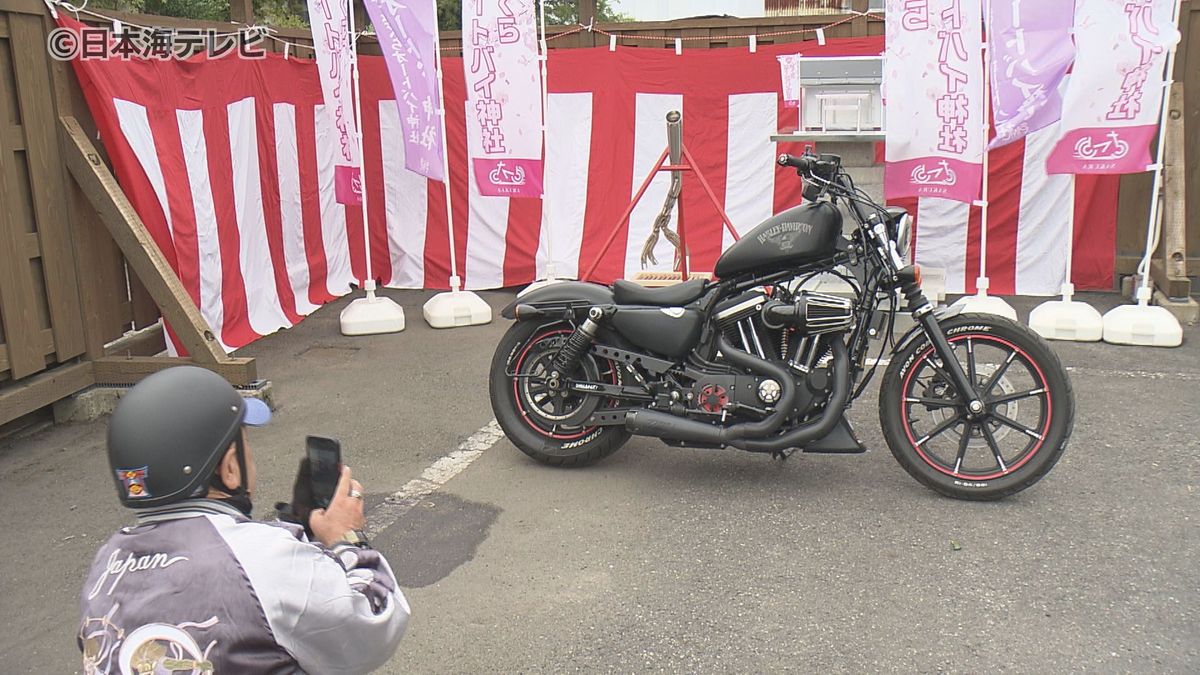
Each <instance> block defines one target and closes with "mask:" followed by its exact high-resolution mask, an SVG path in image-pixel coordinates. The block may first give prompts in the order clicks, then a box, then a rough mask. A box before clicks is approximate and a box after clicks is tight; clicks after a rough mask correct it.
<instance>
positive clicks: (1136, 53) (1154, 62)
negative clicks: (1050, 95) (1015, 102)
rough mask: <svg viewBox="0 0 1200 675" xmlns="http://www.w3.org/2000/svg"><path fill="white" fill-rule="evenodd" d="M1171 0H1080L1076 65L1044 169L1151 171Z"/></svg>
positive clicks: (1171, 29) (1173, 34) (1174, 35)
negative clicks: (1057, 134)
mask: <svg viewBox="0 0 1200 675" xmlns="http://www.w3.org/2000/svg"><path fill="white" fill-rule="evenodd" d="M1176 4H1177V3H1176V0H1126V1H1125V2H1114V1H1113V0H1077V2H1076V9H1075V42H1076V50H1077V54H1076V57H1075V67H1074V69H1073V71H1072V74H1071V78H1070V80H1069V82H1068V84H1067V87H1066V93H1065V94H1064V97H1063V114H1062V124H1061V128H1060V131H1059V140H1058V142H1057V144H1056V145H1055V147H1054V150H1053V152H1051V153H1050V157H1049V158H1048V159H1047V161H1046V171H1047V173H1074V174H1082V173H1139V172H1142V171H1148V170H1149V169H1150V164H1151V163H1152V160H1151V159H1150V143H1151V141H1152V140H1153V139H1154V136H1155V134H1156V133H1157V131H1158V124H1159V114H1160V113H1161V111H1162V93H1163V87H1162V84H1163V74H1164V71H1165V64H1166V59H1167V53H1168V52H1169V51H1170V49H1171V46H1172V45H1174V44H1175V43H1176V42H1178V41H1179V31H1178V30H1177V29H1176V27H1175V24H1174V12H1175V7H1176Z"/></svg>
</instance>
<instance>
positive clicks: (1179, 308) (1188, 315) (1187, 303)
mask: <svg viewBox="0 0 1200 675" xmlns="http://www.w3.org/2000/svg"><path fill="white" fill-rule="evenodd" d="M1154 304H1156V305H1158V306H1159V307H1164V308H1166V310H1167V311H1168V312H1170V313H1171V314H1173V315H1175V318H1176V319H1178V320H1179V323H1183V324H1187V325H1189V326H1192V325H1195V324H1196V322H1197V321H1200V303H1198V302H1196V299H1195V298H1184V299H1182V300H1181V299H1179V298H1168V297H1167V296H1166V295H1165V294H1164V293H1163V292H1162V291H1160V290H1158V289H1155V291H1154Z"/></svg>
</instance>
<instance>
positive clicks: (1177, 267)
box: [1162, 82, 1187, 297]
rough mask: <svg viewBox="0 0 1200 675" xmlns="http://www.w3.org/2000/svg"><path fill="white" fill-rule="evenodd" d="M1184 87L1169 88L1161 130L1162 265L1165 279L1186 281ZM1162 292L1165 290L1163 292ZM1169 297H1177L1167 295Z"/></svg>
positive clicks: (1178, 83)
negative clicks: (1168, 97)
mask: <svg viewBox="0 0 1200 675" xmlns="http://www.w3.org/2000/svg"><path fill="white" fill-rule="evenodd" d="M1183 104H1184V98H1183V83H1182V82H1176V83H1174V84H1173V85H1171V106H1170V108H1169V109H1168V110H1167V123H1166V127H1165V128H1164V129H1163V134H1164V137H1165V138H1166V139H1167V145H1166V148H1165V149H1164V153H1163V154H1164V157H1163V196H1162V199H1163V204H1162V211H1163V219H1162V263H1163V266H1164V268H1165V274H1166V277H1167V278H1168V279H1183V280H1186V279H1187V236H1186V227H1187V213H1186V203H1185V202H1184V196H1185V194H1186V192H1187V185H1186V184H1185V182H1184V179H1185V175H1184V133H1183V131H1184V130H1183ZM1163 290H1164V291H1165V290H1166V289H1163ZM1167 295H1170V296H1171V297H1180V296H1179V295H1176V294H1173V293H1171V292H1169V291H1168V292H1167Z"/></svg>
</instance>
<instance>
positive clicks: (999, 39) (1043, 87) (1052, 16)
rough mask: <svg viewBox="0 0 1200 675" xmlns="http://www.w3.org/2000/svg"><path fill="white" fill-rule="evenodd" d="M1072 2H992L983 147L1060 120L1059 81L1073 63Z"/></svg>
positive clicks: (995, 146) (1015, 138)
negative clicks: (987, 131) (987, 133)
mask: <svg viewBox="0 0 1200 675" xmlns="http://www.w3.org/2000/svg"><path fill="white" fill-rule="evenodd" d="M1073 21H1074V1H1073V0H1059V1H1057V2H1046V1H1045V0H992V1H991V2H990V3H989V8H988V35H989V44H990V47H991V50H992V58H991V71H992V72H991V77H992V124H993V125H994V126H995V130H996V136H995V138H994V139H992V142H991V143H990V144H989V145H988V148H989V149H991V148H998V147H1000V146H1002V145H1008V144H1009V143H1012V142H1013V141H1016V140H1017V139H1020V138H1025V137H1026V136H1028V135H1029V134H1031V133H1033V132H1035V131H1038V130H1040V129H1045V128H1046V127H1048V126H1050V125H1052V124H1054V123H1055V122H1057V121H1058V120H1059V118H1060V117H1061V116H1062V106H1063V101H1062V92H1061V91H1060V88H1061V85H1062V83H1063V78H1064V77H1065V76H1066V74H1067V70H1068V69H1069V68H1070V67H1071V63H1072V61H1074V60H1075V47H1074V45H1073V44H1072V43H1071V25H1072V22H1073Z"/></svg>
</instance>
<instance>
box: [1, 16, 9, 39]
mask: <svg viewBox="0 0 1200 675" xmlns="http://www.w3.org/2000/svg"><path fill="white" fill-rule="evenodd" d="M6 37H8V15H7V14H3V13H0V38H6Z"/></svg>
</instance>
